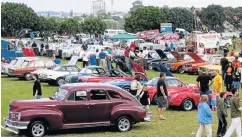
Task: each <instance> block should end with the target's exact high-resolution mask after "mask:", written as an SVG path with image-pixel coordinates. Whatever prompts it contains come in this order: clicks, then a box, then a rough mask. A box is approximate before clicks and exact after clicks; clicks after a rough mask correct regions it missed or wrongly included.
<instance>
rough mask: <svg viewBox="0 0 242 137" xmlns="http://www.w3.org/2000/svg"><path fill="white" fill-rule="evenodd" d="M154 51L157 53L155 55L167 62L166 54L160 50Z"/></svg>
mask: <svg viewBox="0 0 242 137" xmlns="http://www.w3.org/2000/svg"><path fill="white" fill-rule="evenodd" d="M155 51H156V52H157V54H158V55H159V56H160V58H161V59H167V60H169V59H168V57H167V56H166V54H165V53H164V52H163V51H162V50H161V49H155Z"/></svg>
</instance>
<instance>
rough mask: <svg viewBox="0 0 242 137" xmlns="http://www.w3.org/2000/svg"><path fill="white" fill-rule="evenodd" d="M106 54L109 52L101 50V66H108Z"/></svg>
mask: <svg viewBox="0 0 242 137" xmlns="http://www.w3.org/2000/svg"><path fill="white" fill-rule="evenodd" d="M106 56H107V54H106V53H105V52H104V51H103V49H102V50H101V52H100V53H99V58H100V66H102V67H103V68H104V69H105V68H106Z"/></svg>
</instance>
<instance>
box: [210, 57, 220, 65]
mask: <svg viewBox="0 0 242 137" xmlns="http://www.w3.org/2000/svg"><path fill="white" fill-rule="evenodd" d="M220 59H221V58H212V59H211V61H210V62H211V63H212V64H216V65H217V64H220Z"/></svg>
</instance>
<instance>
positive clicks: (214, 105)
mask: <svg viewBox="0 0 242 137" xmlns="http://www.w3.org/2000/svg"><path fill="white" fill-rule="evenodd" d="M216 98H217V94H216V93H215V91H213V93H212V95H211V106H212V111H216V105H217V103H216Z"/></svg>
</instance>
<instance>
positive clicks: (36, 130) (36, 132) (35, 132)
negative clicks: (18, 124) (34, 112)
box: [28, 121, 47, 137]
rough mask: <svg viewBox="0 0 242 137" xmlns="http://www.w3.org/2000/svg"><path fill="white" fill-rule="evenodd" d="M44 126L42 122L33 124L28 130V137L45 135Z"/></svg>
mask: <svg viewBox="0 0 242 137" xmlns="http://www.w3.org/2000/svg"><path fill="white" fill-rule="evenodd" d="M46 129H47V128H46V125H45V123H43V122H42V121H35V122H33V123H32V124H31V125H30V126H29V128H28V131H29V135H30V136H31V137H43V136H44V135H45V133H46Z"/></svg>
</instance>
